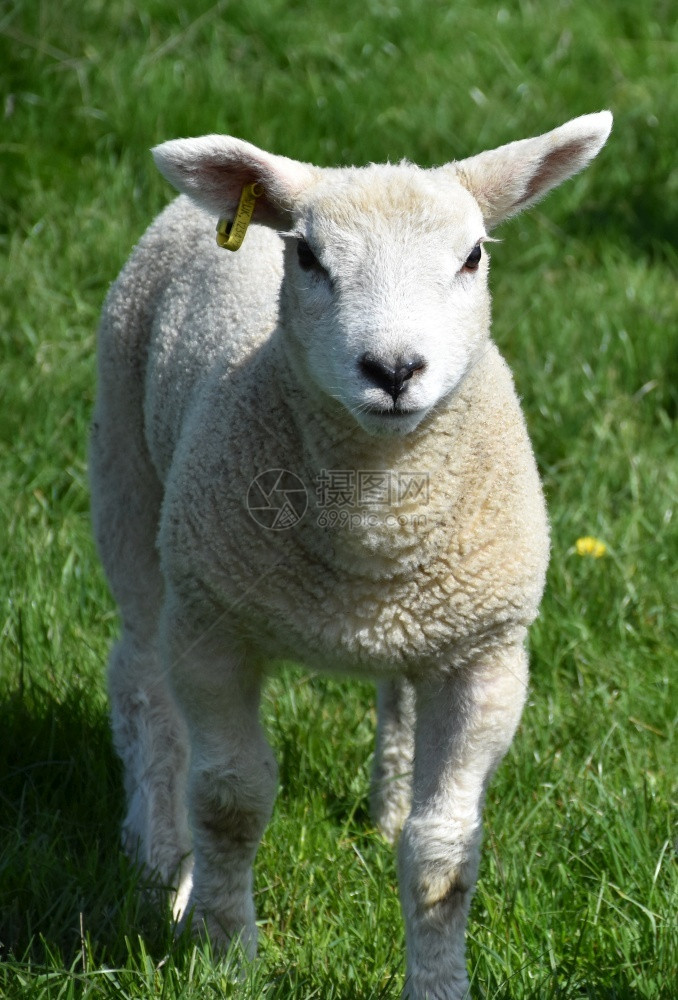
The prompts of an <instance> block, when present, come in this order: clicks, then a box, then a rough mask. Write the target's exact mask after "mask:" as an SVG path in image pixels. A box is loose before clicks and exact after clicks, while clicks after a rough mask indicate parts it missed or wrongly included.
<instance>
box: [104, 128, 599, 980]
mask: <svg viewBox="0 0 678 1000" xmlns="http://www.w3.org/2000/svg"><path fill="white" fill-rule="evenodd" d="M611 122H612V117H611V115H610V113H609V112H600V113H598V114H592V115H585V116H583V117H580V118H576V119H574V120H572V121H570V122H568V123H567V124H565V125H563V126H561V127H560V128H557V129H555V130H553V131H551V132H548V133H546V134H545V135H541V136H538V137H536V138H532V139H525V140H521V141H518V142H512V143H509V144H508V145H505V146H501V147H499V148H497V149H494V150H491V151H487V152H483V153H480V154H479V155H475V156H472V157H470V158H469V159H465V160H462V161H460V162H452V163H449V164H447V165H445V166H442V167H438V168H435V169H421V168H419V167H416V166H414V165H412V164H411V163H408V162H403V163H400V164H397V165H392V164H384V165H375V164H372V165H369V166H367V167H362V168H342V169H320V168H317V167H315V166H311V165H309V164H306V163H301V162H296V161H293V160H290V159H287V158H285V157H282V156H276V155H272V154H269V153H267V152H264V151H262V150H260V149H258V148H256V147H255V146H253V145H251V144H249V143H247V142H244V141H241V140H238V139H234V138H229V137H225V136H219V135H211V136H205V137H203V138H197V139H185V140H184V139H182V140H174V141H169V142H165V143H163V144H162V145H160V146H158V147H157V148H156V149H155V150H154V156H155V161H156V164H157V166H158V167H159V169H160V170H161V172H162V173H163V174H164V175H165V177H166V178H167V179H168V180H169V181H171V182H172V183H173V184H174V185H175V186H176V187H177V188H178V189H179V190H180V192H182V194H181V196H180V197H178V198H177V199H176V200H175V201H174V202H173V203H172V204H170V205H169V207H168V208H166V209H165V211H164V212H162V213H161V215H160V216H159V217H158V219H157V220H156V221H155V222H154V223H153V225H152V226H151V227H150V229H149V230H148V232H147V233H146V235H145V236H144V237H143V238H142V240H141V242H140V243H139V245H138V246H137V248H136V250H135V251H134V253H133V255H132V257H131V258H130V260H129V262H128V263H127V265H126V267H125V268H124V270H123V271H122V273H121V275H120V277H119V278H118V280H117V282H116V283H115V284H114V285H113V286H112V288H111V290H110V292H109V295H108V298H107V301H106V304H105V307H104V310H103V316H102V321H101V328H100V335H99V385H98V397H97V402H96V413H95V418H94V425H93V433H92V443H91V482H92V501H93V519H94V526H95V535H96V539H97V543H98V548H99V551H100V554H101V558H102V561H103V564H104V567H105V570H106V573H107V576H108V580H109V582H110V586H111V589H112V592H113V595H114V597H115V599H116V601H117V603H118V605H119V607H120V612H121V618H122V635H121V638H120V640H119V641H118V642H117V643H116V645H115V646H114V648H113V650H112V652H111V656H110V663H109V690H110V698H111V715H112V726H113V734H114V741H115V746H116V750H117V752H118V754H119V756H120V758H121V759H122V762H123V764H124V773H125V787H126V795H127V802H128V811H127V816H126V819H125V822H124V830H123V838H124V843H125V847H126V849H127V851H128V852H129V853H130V854H131V855H132V856H133V857H134V858H137V859H138V860H139V861H140V862H142V863H143V864H145V865H147V866H148V867H149V868H150V869H152V870H154V871H155V872H156V873H157V874H158V877H159V878H160V879H161V880H162V883H163V884H164V885H166V886H168V887H172V890H173V905H174V908H175V913H176V915H177V918H179V916H181V915H182V914H183V919H184V920H186V919H189V920H190V921H191V925H192V927H193V928H194V929H198V930H199V932H204V931H206V932H207V933H208V934H209V936H210V938H211V940H212V942H213V943H214V944H215V945H216V946H217V948H221V949H224V950H226V949H227V948H229V946H233V947H235V948H239V949H240V950H241V953H244V955H245V956H250V957H251V956H253V955H254V953H255V950H256V944H257V928H256V923H255V912H254V906H253V900H252V863H253V859H254V856H255V852H256V850H257V846H258V844H259V841H260V838H261V836H262V832H263V830H264V828H265V826H266V824H267V821H268V819H269V817H270V815H271V811H272V807H273V801H274V797H275V793H276V785H277V777H276V764H275V761H274V758H273V755H272V752H271V749H270V747H269V745H268V743H267V741H266V738H265V735H264V733H263V731H262V727H261V725H260V722H259V717H258V708H259V699H260V692H261V688H262V684H263V683H264V680H265V677H266V673H267V671H268V670H269V669H270V668H271V665H273V664H275V662H276V661H277V660H281V659H287V660H290V659H291V660H296V661H298V662H303V663H305V664H307V665H308V666H309V667H311V668H312V669H314V670H318V671H342V672H345V673H348V674H353V675H358V676H361V677H365V676H367V677H370V678H373V679H374V680H375V681H376V683H377V686H378V697H377V705H378V726H377V746H376V753H375V764H374V773H373V787H372V794H371V805H372V810H373V815H374V819H375V821H376V823H377V824H378V825H379V827H380V828H381V829H382V830H383V832H384V834H385V835H386V836H387V837H388V839H389V840H391V841H394V842H396V841H397V850H398V864H399V884H400V894H401V901H402V909H403V915H404V922H405V931H406V951H407V975H406V982H405V987H404V994H403V996H404V997H407V998H409V1000H459V998H461V997H464V996H466V995H467V990H468V977H467V973H466V968H465V955H464V933H465V924H466V919H467V914H468V910H469V904H470V900H471V895H472V892H473V888H474V884H475V881H476V876H477V870H478V859H479V843H480V835H481V810H482V804H483V799H484V795H485V790H486V788H487V784H488V781H489V779H490V777H491V775H492V773H493V772H494V770H495V768H496V767H497V765H498V763H499V761H500V760H501V758H502V757H503V755H504V754H505V752H506V750H507V749H508V747H509V745H510V743H511V741H512V739H513V736H514V733H515V730H516V727H517V725H518V721H519V718H520V715H521V711H522V707H523V703H524V700H525V692H526V684H527V673H528V665H527V657H526V652H525V639H526V633H527V629H528V626H529V625H530V624H531V622H532V621H533V619H534V618H535V616H536V614H537V610H538V605H539V602H540V599H541V594H542V589H543V585H544V576H545V571H546V567H547V561H548V551H549V535H548V522H547V515H546V511H545V506H544V501H543V497H542V491H541V487H540V482H539V477H538V473H537V470H536V466H535V461H534V458H533V453H532V449H531V446H530V443H529V440H528V437H527V432H526V428H525V424H524V420H523V417H522V413H521V410H520V406H519V403H518V400H517V398H516V394H515V391H514V388H513V383H512V379H511V375H510V373H509V370H508V368H507V365H506V363H505V362H504V360H503V359H502V358H501V356H500V354H499V352H498V351H497V348H496V347H495V346H494V344H493V343H492V341H491V339H490V297H489V292H488V282H487V279H488V262H489V261H488V252H487V243H488V241H489V235H488V233H489V232H490V230H491V229H492V228H493V227H495V226H496V225H497V224H498V223H500V222H501V221H502V220H504V219H506V218H507V217H509V216H511V215H513V214H514V213H516V212H518V211H521V210H522V209H524V208H527V207H528V206H530V205H532V204H533V203H534V202H536V201H537V200H538V199H539V198H541V197H542V196H543V195H545V194H546V192H547V191H549V190H550V189H551V188H553V187H555V186H556V185H557V184H559V183H560V182H561V181H564V180H565V179H567V178H568V177H570V176H571V175H572V174H574V173H575V172H576V171H578V170H580V169H581V168H582V167H584V166H585V165H586V164H587V163H588V162H589V161H590V160H591V159H592V158H593V157H594V156H595V155H596V154H597V153H598V151H599V150H600V149H601V147H602V146H603V144H604V142H605V140H606V138H607V136H608V134H609V131H610V128H611ZM250 216H251V217H252V225H251V226H249V228H248V223H249V218H250ZM217 217H221V218H222V219H223V220H225V221H222V222H221V223H220V227H219V229H220V236H219V242H220V244H222V245H224V244H226V245H228V244H229V242H230V243H231V244H237V243H238V242H240V241H241V240H242V238H243V236H244V242H243V243H242V248H241V249H239V250H238V251H237V252H235V253H229V252H228V250H224V249H221V248H220V247H219V246H217V245H216V243H215V239H214V223H215V221H216V219H217Z"/></svg>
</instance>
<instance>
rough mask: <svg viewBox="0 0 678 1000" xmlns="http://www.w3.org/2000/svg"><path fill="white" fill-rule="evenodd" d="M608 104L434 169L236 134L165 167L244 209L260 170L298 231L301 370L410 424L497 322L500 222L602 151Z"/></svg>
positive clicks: (374, 414) (288, 275)
mask: <svg viewBox="0 0 678 1000" xmlns="http://www.w3.org/2000/svg"><path fill="white" fill-rule="evenodd" d="M611 123H612V116H611V115H610V114H609V112H600V113H599V114H594V115H585V116H583V117H581V118H576V119H574V120H573V121H571V122H568V123H567V124H565V125H563V126H561V127H560V128H558V129H555V130H554V131H552V132H548V133H546V134H545V135H542V136H537V137H536V138H533V139H524V140H521V141H518V142H513V143H509V144H508V145H506V146H501V147H499V148H498V149H494V150H490V151H488V152H484V153H480V154H478V155H477V156H473V157H471V158H469V159H466V160H462V161H458V162H455V163H450V164H448V165H446V166H443V167H438V168H434V169H432V170H422V169H420V168H418V167H415V166H413V165H412V164H409V163H401V164H398V165H371V166H368V167H364V168H354V167H351V168H345V169H321V168H318V167H314V166H311V165H310V164H305V163H299V162H297V161H294V160H289V159H287V158H285V157H281V156H274V155H272V154H269V153H265V152H264V151H262V150H260V149H257V148H256V147H255V146H252V145H250V144H249V143H246V142H243V141H241V140H238V139H232V138H229V137H226V136H205V137H203V138H201V139H183V140H174V141H171V142H166V143H163V144H162V145H161V146H159V147H157V148H156V149H155V150H154V155H155V159H156V163H157V164H158V166H159V168H160V170H161V171H162V173H163V174H164V175H165V176H166V177H167V178H168V179H169V180H170V181H171V182H172V183H173V184H175V186H176V187H178V188H179V190H181V191H184V192H186V193H187V194H189V195H191V196H192V197H193V198H194V199H195V200H196V201H198V202H199V203H200V204H202V205H203V206H204V207H206V208H207V209H209V210H210V211H212V212H213V213H214V214H215V215H219V216H230V217H232V216H233V214H234V212H235V211H236V206H237V204H238V201H239V198H240V195H241V192H242V190H243V188H244V187H245V186H246V185H248V184H253V183H256V185H257V189H256V191H257V199H256V207H255V209H254V221H255V222H259V223H262V224H264V225H268V226H271V227H273V228H274V229H276V230H277V231H278V232H279V233H280V235H281V236H282V237H283V240H284V242H285V244H286V250H285V277H284V281H283V289H282V293H281V310H282V316H283V320H284V333H285V336H287V337H288V338H289V347H290V351H291V353H292V355H293V358H294V363H295V364H296V365H297V366H299V367H301V368H302V369H303V370H302V371H301V372H300V376H301V377H303V378H307V379H312V380H313V382H314V383H315V384H316V386H317V387H318V388H319V389H320V390H321V391H322V392H323V393H325V394H326V395H327V396H329V397H332V398H334V399H335V400H338V401H339V403H340V404H342V405H343V406H344V407H345V408H346V409H347V410H348V411H350V412H351V413H352V414H353V415H354V417H355V419H356V421H357V422H358V424H359V425H360V426H361V427H362V428H363V429H364V430H365V431H367V432H369V433H375V434H404V433H408V432H409V431H411V430H413V429H414V428H415V427H416V426H417V424H418V423H419V422H420V421H421V420H422V419H423V418H424V417H426V415H427V414H429V413H430V412H431V411H432V410H433V409H434V408H435V407H437V406H438V405H439V404H440V403H441V402H443V401H444V400H445V399H446V398H448V397H449V396H450V394H451V393H453V392H454V390H455V389H456V387H457V386H459V384H460V383H461V382H462V380H463V379H464V377H465V375H466V374H467V372H468V371H469V370H470V369H471V368H472V366H473V365H474V364H475V362H476V361H477V360H478V358H479V357H480V356H481V355H482V353H483V351H484V349H485V344H486V341H487V339H488V337H489V325H490V321H489V292H488V286H487V272H488V254H487V246H486V244H487V241H488V240H489V236H488V233H489V231H490V230H491V229H492V228H493V227H494V226H495V225H497V224H498V223H499V222H501V221H503V220H504V219H506V218H507V217H509V216H510V215H513V214H515V213H516V212H519V211H522V210H523V209H524V208H527V207H528V206H529V205H531V204H533V203H534V202H535V201H537V200H538V199H539V198H541V197H542V196H543V195H545V194H546V193H547V192H548V191H549V190H550V189H551V188H553V187H555V186H556V185H557V184H559V183H561V181H563V180H565V179H566V178H568V177H570V176H571V175H572V174H574V173H576V172H577V171H578V170H580V169H581V168H582V167H584V166H585V165H586V164H587V163H588V162H589V160H591V159H592V157H593V156H595V155H596V153H597V152H598V151H599V150H600V148H601V147H602V145H603V143H604V142H605V139H606V138H607V136H608V134H609V131H610V127H611Z"/></svg>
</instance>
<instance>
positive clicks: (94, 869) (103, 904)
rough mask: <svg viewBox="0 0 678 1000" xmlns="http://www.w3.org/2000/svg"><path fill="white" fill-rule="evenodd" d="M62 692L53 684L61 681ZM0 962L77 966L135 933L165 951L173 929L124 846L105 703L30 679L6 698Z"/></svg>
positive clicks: (0, 787) (121, 945)
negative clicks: (148, 896)
mask: <svg viewBox="0 0 678 1000" xmlns="http://www.w3.org/2000/svg"><path fill="white" fill-rule="evenodd" d="M55 688H56V685H55ZM0 732H1V733H2V739H0V817H1V819H0V957H5V958H6V957H7V956H9V955H12V956H13V957H14V959H15V960H17V961H20V962H29V961H30V962H32V963H38V964H40V965H42V964H44V963H45V962H46V961H47V960H48V956H52V959H53V957H54V956H55V955H60V956H61V957H62V961H63V963H64V964H65V965H66V966H67V967H68V966H69V965H70V964H71V961H72V959H73V956H74V955H77V954H78V953H80V952H82V950H83V948H84V946H85V942H86V943H87V948H88V950H89V951H90V954H91V955H96V957H97V959H98V960H101V961H107V962H113V963H115V961H116V958H117V959H122V957H123V955H125V954H127V950H128V947H127V944H126V942H125V936H126V934H129V935H130V936H131V937H135V936H136V934H137V933H141V934H142V935H145V936H146V935H147V936H148V941H149V948H152V949H153V950H154V951H155V950H158V951H161V950H162V949H166V946H167V943H168V942H167V938H168V933H170V931H171V929H170V922H169V919H167V918H166V917H164V918H163V917H162V916H160V915H159V911H158V910H157V909H156V908H153V907H152V906H151V905H150V904H149V903H148V902H144V896H143V894H142V893H140V892H138V888H139V885H140V875H139V873H138V872H136V871H135V870H134V868H133V866H132V865H130V863H129V862H128V861H127V860H126V859H125V858H124V857H123V856H122V854H121V851H120V822H121V818H122V809H123V800H122V799H123V797H122V787H121V777H120V771H119V767H118V762H117V759H116V758H115V755H114V753H113V748H112V745H111V740H110V735H109V726H108V717H107V714H106V707H105V704H104V703H103V702H102V701H101V699H99V698H92V694H91V692H89V691H87V690H86V689H85V688H84V687H82V688H77V687H75V688H71V689H69V690H68V691H67V692H62V691H59V692H58V693H57V692H56V690H52V689H50V688H49V687H48V686H47V685H45V684H38V683H37V682H32V681H29V682H28V683H27V684H26V685H24V684H22V683H17V684H16V686H15V687H14V688H13V689H10V690H9V691H7V690H5V691H4V692H2V695H0Z"/></svg>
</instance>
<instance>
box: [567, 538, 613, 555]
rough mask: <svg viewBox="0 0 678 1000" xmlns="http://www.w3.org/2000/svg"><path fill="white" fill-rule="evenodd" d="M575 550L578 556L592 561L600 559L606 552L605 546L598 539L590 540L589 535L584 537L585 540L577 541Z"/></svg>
mask: <svg viewBox="0 0 678 1000" xmlns="http://www.w3.org/2000/svg"><path fill="white" fill-rule="evenodd" d="M575 549H576V550H577V555H578V556H591V558H592V559H600V557H601V556H604V555H605V553H606V552H607V545H606V544H605V542H601V541H600V539H599V538H591V536H590V535H586V537H585V538H578V539H577V541H576V542H575Z"/></svg>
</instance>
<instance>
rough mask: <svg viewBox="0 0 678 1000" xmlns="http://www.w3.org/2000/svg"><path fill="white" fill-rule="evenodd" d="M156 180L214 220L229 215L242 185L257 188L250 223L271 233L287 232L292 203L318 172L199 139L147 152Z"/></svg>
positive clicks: (240, 145) (236, 144) (233, 143)
mask: <svg viewBox="0 0 678 1000" xmlns="http://www.w3.org/2000/svg"><path fill="white" fill-rule="evenodd" d="M152 153H153V158H154V160H155V163H156V166H157V167H158V170H159V171H160V173H161V174H163V176H164V177H166V178H167V180H168V181H169V182H170V183H171V184H173V185H174V186H175V187H176V188H177V189H178V190H179V191H182V192H183V193H184V194H187V195H190V197H191V198H193V199H194V200H195V201H196V202H198V204H199V205H202V207H203V208H206V209H207V210H208V211H209V212H212V213H213V214H214V215H216V216H229V215H232V214H233V212H234V211H235V209H236V207H237V205H238V201H239V199H240V194H241V192H242V189H243V187H244V186H245V185H246V184H252V183H255V182H258V183H259V185H260V186H261V188H262V189H263V194H262V195H261V197H259V198H257V202H256V207H255V210H254V219H255V221H256V222H261V223H263V224H264V225H268V226H272V227H273V228H275V229H283V230H284V229H287V228H288V227H289V225H290V223H291V221H292V216H293V209H294V204H295V201H296V199H297V198H298V197H299V195H300V194H301V192H302V191H303V190H304V189H305V188H307V187H308V186H309V185H311V184H312V183H313V181H314V179H315V177H316V176H317V173H318V168H317V167H312V166H311V165H310V164H307V163H299V162H297V161H296V160H289V159H287V157H285V156H274V155H273V154H272V153H266V152H264V150H262V149H258V148H257V147H256V146H252V145H251V144H250V143H249V142H244V141H243V140H242V139H233V138H231V137H230V136H226V135H205V136H202V137H201V138H199V139H172V140H170V141H169V142H163V143H161V145H159V146H156V147H155V148H154V149H153V150H152Z"/></svg>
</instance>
